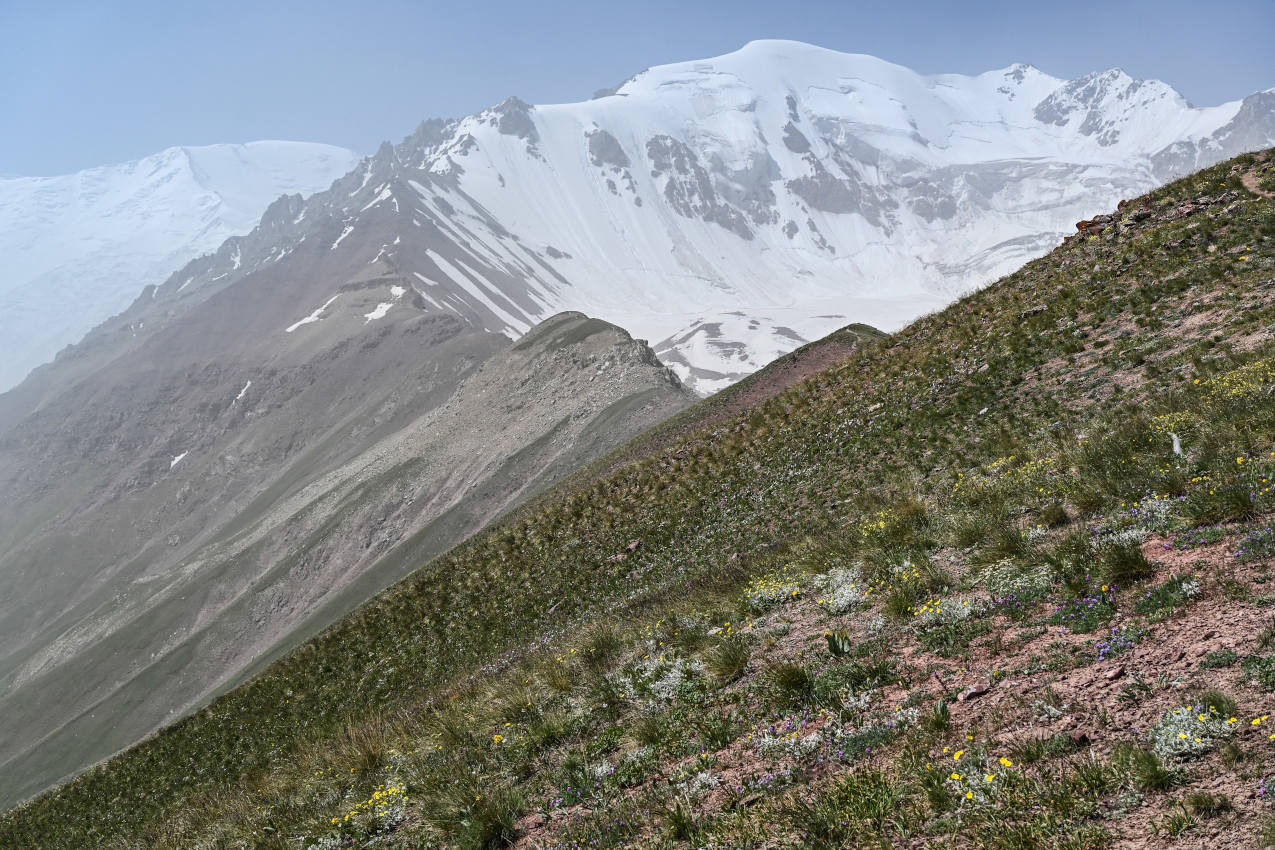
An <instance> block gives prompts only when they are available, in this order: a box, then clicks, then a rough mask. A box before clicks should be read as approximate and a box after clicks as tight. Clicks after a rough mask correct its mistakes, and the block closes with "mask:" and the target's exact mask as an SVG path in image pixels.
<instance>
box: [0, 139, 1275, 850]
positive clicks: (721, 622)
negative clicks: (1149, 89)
mask: <svg viewBox="0 0 1275 850" xmlns="http://www.w3.org/2000/svg"><path fill="white" fill-rule="evenodd" d="M1271 153H1272V152H1269V151H1268V152H1266V153H1264V154H1262V155H1261V156H1260V157H1251V156H1250V157H1244V158H1241V159H1239V160H1237V161H1236V162H1234V163H1227V164H1224V165H1221V166H1218V167H1215V168H1212V169H1209V170H1206V171H1203V172H1200V173H1199V174H1196V175H1194V176H1192V177H1191V178H1188V179H1185V180H1182V181H1179V182H1177V183H1174V184H1171V185H1169V186H1167V187H1165V188H1163V189H1160V190H1157V191H1156V192H1154V193H1153V194H1151V195H1149V196H1147V197H1145V198H1141V199H1138V200H1135V201H1133V202H1132V203H1130V204H1122V205H1121V209H1120V210H1119V211H1117V212H1114V213H1112V214H1111V215H1110V216H1103V217H1100V218H1098V219H1095V220H1094V221H1093V222H1086V223H1085V227H1084V230H1083V231H1082V232H1081V233H1079V234H1078V235H1077V236H1076V237H1075V238H1073V239H1071V240H1069V241H1068V244H1066V245H1065V246H1063V247H1061V248H1059V249H1057V250H1055V251H1054V252H1053V253H1051V254H1050V255H1049V256H1047V257H1045V258H1043V259H1041V260H1038V261H1035V262H1033V263H1030V264H1028V265H1027V266H1026V267H1025V268H1023V269H1022V270H1021V271H1019V272H1016V273H1015V274H1013V275H1010V276H1009V277H1007V278H1005V279H1003V280H1001V281H999V282H998V283H996V284H995V285H993V286H991V287H989V288H988V289H986V290H984V291H982V292H979V293H977V294H975V295H972V296H969V297H967V298H965V299H963V300H961V301H960V302H958V303H956V304H954V305H953V306H952V307H950V308H948V309H947V310H945V311H943V312H941V313H938V314H935V315H933V316H929V317H926V318H924V319H922V320H920V321H918V322H917V323H915V324H913V325H912V326H910V327H908V328H907V329H905V330H904V331H903V332H901V333H900V334H898V335H897V336H895V337H892V338H890V339H889V340H887V341H884V342H882V343H880V344H878V345H875V346H870V347H867V348H864V349H862V350H860V351H857V352H855V353H853V354H851V356H850V357H848V358H847V359H846V360H845V361H843V362H841V363H839V364H837V365H835V366H833V367H831V368H829V369H828V370H826V371H823V372H821V373H819V374H817V375H815V376H813V377H811V378H810V379H808V380H806V381H804V382H802V383H800V384H798V385H797V386H794V387H793V388H792V389H790V390H788V391H786V392H784V393H782V394H780V395H778V396H776V397H774V398H771V399H770V400H768V401H766V402H765V403H763V404H762V405H760V406H758V407H756V408H753V409H751V410H748V411H745V412H743V413H741V414H740V415H738V416H736V417H734V418H732V419H730V420H729V421H727V422H724V423H722V424H720V425H718V426H717V427H715V428H714V429H713V430H712V431H711V432H707V433H703V434H700V435H695V436H692V437H690V438H688V439H687V440H686V441H685V442H683V443H682V444H681V446H680V447H678V448H677V450H674V451H662V452H660V453H657V454H655V455H652V456H649V457H646V458H645V459H642V460H639V461H637V462H634V463H631V464H628V465H624V466H622V467H620V468H618V469H615V470H614V471H612V472H611V473H609V474H607V475H605V476H602V477H599V478H598V479H597V480H596V481H595V483H594V484H593V486H592V487H590V488H588V489H587V490H582V489H580V488H579V487H576V488H573V489H571V490H570V491H568V492H567V493H566V495H565V496H564V497H563V498H561V499H559V500H557V501H554V500H552V499H544V500H541V501H539V502H538V503H537V504H536V505H535V506H532V507H529V508H528V509H527V510H525V511H522V512H519V513H515V514H513V515H512V516H511V517H510V518H509V519H508V520H507V521H506V522H503V523H501V524H500V525H498V526H497V527H495V528H493V529H491V530H489V531H487V532H485V533H483V534H481V535H478V536H476V537H475V538H473V539H472V540H470V541H469V542H467V543H466V544H464V545H462V546H460V547H458V548H457V549H455V550H453V551H452V552H449V553H448V554H446V555H444V556H442V557H440V558H437V559H435V560H433V561H431V562H429V563H427V564H424V565H423V568H422V569H421V570H420V571H418V572H417V573H415V574H413V575H412V576H411V577H409V578H408V579H407V580H405V581H404V582H402V583H400V584H399V585H398V586H397V587H395V588H394V589H392V590H391V591H389V592H387V593H386V594H384V595H383V596H381V597H380V598H378V599H377V600H376V601H375V602H373V603H371V604H369V605H367V606H365V607H364V608H362V609H360V610H359V611H358V612H356V613H355V614H353V615H351V616H350V617H348V618H346V619H345V620H344V621H342V622H341V623H339V624H338V625H336V626H334V627H333V628H331V629H329V630H327V631H326V632H324V633H323V634H322V635H320V636H318V637H317V638H316V639H315V640H313V641H312V642H310V643H308V644H307V645H306V646H304V647H303V648H301V649H299V650H298V651H296V652H294V653H292V654H290V655H289V656H287V657H286V658H283V659H281V660H280V661H279V662H277V663H276V664H274V665H273V666H272V667H271V668H270V669H268V670H267V671H265V672H264V673H263V674H261V675H260V676H258V677H257V678H255V679H254V680H252V681H251V682H249V683H247V684H246V685H244V686H242V687H240V688H238V689H236V690H234V691H233V692H231V693H229V694H227V695H226V696H225V697H223V698H221V699H219V700H218V701H217V702H215V703H214V704H213V705H212V706H210V707H209V708H208V709H206V710H204V711H201V712H199V713H198V714H196V715H194V716H192V717H190V718H188V719H186V720H183V721H181V722H179V723H177V724H175V725H174V726H172V727H170V728H169V729H167V730H165V731H163V732H162V733H160V734H158V735H157V736H155V737H154V738H152V739H150V740H148V741H147V742H145V743H143V744H142V745H140V746H138V747H135V748H133V749H132V750H130V751H129V752H127V753H125V754H123V755H121V756H120V757H118V758H116V759H114V760H112V761H110V762H108V763H106V764H104V765H102V766H100V767H98V768H96V769H94V770H93V771H90V772H88V773H86V774H85V775H83V776H81V777H80V778H78V779H77V780H75V781H74V782H72V783H70V784H68V785H66V786H64V787H62V788H60V789H58V790H57V791H55V792H52V793H49V794H47V795H44V796H43V797H41V798H39V799H37V800H35V801H33V802H31V803H29V804H27V805H26V806H24V807H22V808H19V809H17V810H15V811H13V812H10V813H9V814H8V815H6V816H5V819H4V820H3V821H0V835H3V836H4V839H3V840H4V846H6V847H23V848H29V847H59V848H66V847H90V846H92V847H120V848H122V847H134V846H147V847H178V846H181V847H189V846H210V847H211V846H220V847H248V846H255V847H280V848H282V847H295V846H303V847H322V848H335V847H364V846H378V847H419V846H436V845H446V846H464V847H492V846H502V845H506V844H512V843H518V842H521V843H520V845H519V846H526V847H533V846H536V847H539V846H561V847H578V846H634V845H644V846H668V845H670V844H677V843H679V842H684V843H685V842H690V843H693V846H697V847H703V846H769V847H787V846H792V847H795V846H817V847H829V848H831V847H840V846H845V845H847V844H853V843H858V844H864V843H870V844H884V845H889V844H904V845H907V844H918V843H922V842H925V841H939V842H943V843H947V844H953V845H957V846H979V847H1032V846H1051V847H1064V846H1066V847H1100V846H1131V845H1133V844H1137V843H1139V842H1141V843H1144V844H1145V843H1147V842H1150V841H1152V840H1153V837H1155V836H1159V837H1158V838H1154V840H1155V841H1157V842H1163V841H1167V840H1168V839H1169V837H1173V836H1179V835H1181V836H1184V837H1185V838H1186V839H1191V838H1192V837H1195V838H1196V839H1198V840H1201V841H1207V842H1209V843H1211V844H1219V843H1226V844H1228V845H1231V846H1236V847H1242V846H1256V845H1257V843H1258V841H1259V840H1265V839H1263V838H1262V837H1263V836H1265V837H1266V839H1275V827H1272V826H1271V824H1272V819H1271V817H1270V815H1269V814H1268V813H1267V810H1266V808H1265V807H1266V806H1267V804H1266V803H1265V801H1264V799H1265V794H1266V792H1265V790H1264V789H1265V786H1264V785H1263V784H1261V783H1262V781H1263V777H1267V776H1269V775H1270V773H1271V769H1272V766H1273V765H1275V745H1273V744H1272V743H1271V741H1270V740H1268V737H1269V735H1268V732H1267V725H1268V724H1269V723H1270V722H1271V721H1270V715H1269V708H1270V706H1271V703H1272V697H1271V691H1272V689H1275V682H1273V681H1272V679H1271V676H1270V675H1269V674H1270V670H1271V669H1272V665H1273V664H1275V656H1272V655H1271V647H1272V645H1273V644H1275V637H1272V636H1271V629H1269V628H1265V627H1264V624H1265V623H1267V622H1269V620H1270V613H1269V610H1270V606H1271V605H1272V600H1271V597H1270V595H1269V593H1268V591H1267V584H1268V583H1269V581H1270V580H1271V578H1272V573H1271V571H1270V563H1271V561H1270V559H1271V558H1272V553H1275V546H1272V544H1271V539H1272V534H1275V532H1272V531H1271V528H1270V526H1271V523H1272V517H1273V516H1275V490H1272V485H1271V483H1270V481H1271V478H1272V476H1275V430H1273V429H1272V423H1275V416H1272V413H1275V407H1273V404H1275V402H1273V401H1272V399H1273V398H1275V396H1272V393H1271V391H1270V388H1271V386H1272V385H1273V384H1275V368H1273V367H1272V365H1271V364H1272V362H1275V334H1273V331H1272V324H1273V323H1275V250H1273V248H1272V246H1273V245H1275V241H1273V240H1275V200H1273V199H1272V198H1270V197H1265V196H1261V195H1259V194H1256V193H1255V192H1254V191H1252V190H1250V189H1249V188H1246V187H1247V186H1251V187H1253V189H1256V190H1260V191H1261V192H1269V191H1273V190H1275V187H1272V181H1273V180H1275V163H1273V162H1272V158H1271Z"/></svg>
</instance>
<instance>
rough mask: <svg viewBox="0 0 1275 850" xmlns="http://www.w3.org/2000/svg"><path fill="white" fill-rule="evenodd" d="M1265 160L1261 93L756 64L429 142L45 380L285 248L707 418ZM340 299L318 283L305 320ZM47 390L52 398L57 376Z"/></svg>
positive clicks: (803, 60) (462, 124)
mask: <svg viewBox="0 0 1275 850" xmlns="http://www.w3.org/2000/svg"><path fill="white" fill-rule="evenodd" d="M1270 144H1275V92H1272V91H1268V92H1259V93H1255V94H1253V95H1250V96H1249V97H1247V98H1245V99H1244V100H1243V101H1235V102H1232V103H1227V104H1223V105H1220V106H1215V107H1209V108H1204V109H1199V108H1195V107H1192V106H1190V105H1189V104H1188V103H1187V102H1186V101H1185V100H1184V99H1183V98H1182V96H1181V95H1179V94H1178V93H1177V92H1176V91H1174V90H1173V89H1172V88H1171V87H1169V86H1167V85H1165V84H1164V83H1161V82H1157V81H1154V80H1135V79H1132V78H1131V77H1129V76H1128V75H1127V74H1125V73H1124V72H1123V71H1119V70H1111V71H1105V72H1101V73H1095V74H1091V75H1087V76H1085V77H1083V78H1080V79H1078V80H1073V81H1066V80H1061V79H1057V78H1054V77H1051V76H1049V75H1048V74H1045V73H1043V72H1041V71H1039V70H1037V69H1035V68H1032V67H1030V66H1026V65H1014V66H1012V67H1009V68H1004V69H1000V70H996V71H988V72H987V73H984V74H980V75H978V76H973V77H968V76H961V75H955V74H944V75H935V76H925V75H921V74H917V73H916V72H914V71H911V70H909V69H907V68H903V67H900V66H897V65H892V64H890V63H888V62H884V61H881V60H879V59H876V58H873V57H871V56H863V55H852V54H843V53H837V52H835V51H831V50H824V49H822V48H818V47H813V46H811V45H807V44H800V43H797V42H789V41H759V42H753V43H750V44H748V45H746V46H745V47H743V48H742V49H740V50H738V51H736V52H734V53H730V54H727V55H725V56H719V57H715V58H711V59H706V60H703V61H695V62H682V63H676V64H672V65H664V66H660V67H656V68H651V69H649V70H646V71H643V72H642V73H640V74H637V75H636V76H634V77H633V78H632V79H630V80H627V81H625V82H624V83H623V84H622V85H620V86H619V87H617V88H616V89H615V90H614V91H611V92H606V93H601V96H599V97H597V98H595V99H593V100H590V101H587V102H584V103H573V104H558V105H544V106H532V105H529V104H527V103H524V102H522V101H520V100H518V99H517V98H510V99H509V100H507V101H505V102H503V103H500V104H498V105H496V106H493V107H492V108H490V109H486V110H483V111H482V112H480V113H477V114H475V115H470V116H467V117H464V118H461V119H458V120H430V121H425V122H423V123H422V124H421V125H420V126H419V127H418V128H417V130H416V131H415V132H414V133H413V134H412V135H411V136H409V137H408V138H407V139H405V140H404V141H403V142H402V143H401V144H399V145H397V146H394V145H389V144H388V143H387V144H385V145H384V146H383V147H382V148H381V149H380V150H379V151H378V152H377V154H376V155H375V156H373V157H369V158H368V159H366V160H364V161H363V162H361V163H360V164H359V166H358V167H357V168H356V169H355V170H354V171H353V172H351V173H350V174H349V175H347V176H346V177H345V178H344V179H342V180H341V181H340V182H339V183H338V184H337V185H335V186H333V188H332V189H331V191H328V192H323V193H320V194H318V195H316V196H314V197H311V198H308V199H304V200H303V199H302V198H300V197H292V198H288V199H286V200H284V201H281V202H280V203H279V204H276V205H275V206H274V207H272V208H271V211H270V212H269V213H268V214H267V215H266V217H265V218H264V219H263V220H262V222H261V226H260V228H259V229H258V231H257V232H255V233H254V234H252V235H250V236H246V237H244V238H242V239H234V240H230V241H228V242H226V243H225V244H224V245H223V246H222V247H221V248H220V249H219V250H218V251H217V252H216V254H215V255H214V256H211V257H207V258H203V259H200V260H199V261H197V262H194V263H192V264H191V265H190V266H188V267H187V268H185V269H183V270H181V271H180V272H178V273H177V274H174V275H173V276H172V277H171V278H170V279H169V280H168V281H167V282H166V283H164V284H163V285H162V286H160V287H158V288H157V289H155V290H148V291H146V292H144V293H143V294H142V296H141V298H139V300H138V301H137V302H136V303H135V304H134V305H133V306H132V308H131V309H130V310H129V311H127V312H126V313H125V314H123V315H121V316H119V317H117V318H116V319H114V320H112V322H110V323H109V324H108V325H106V326H104V327H103V328H101V329H99V330H98V331H97V332H96V333H95V334H94V335H93V337H92V338H90V339H89V340H87V341H86V343H85V345H84V346H82V347H81V348H80V349H79V350H77V351H75V352H70V353H68V354H67V356H66V357H65V358H64V361H65V362H64V363H63V364H62V365H61V366H60V367H59V368H60V369H61V370H62V371H65V372H69V373H74V371H75V370H76V368H77V365H76V364H79V363H83V362H86V361H87V362H101V360H102V359H104V358H107V357H109V356H111V353H112V352H114V351H116V350H118V348H120V347H121V346H125V345H129V344H132V343H131V340H133V339H134V338H135V337H137V336H145V335H147V334H149V333H151V332H152V331H158V330H159V329H161V328H162V327H164V326H165V325H166V324H167V323H168V322H170V321H172V317H173V316H176V315H180V314H181V313H182V312H183V311H185V310H187V309H189V308H190V306H191V305H194V304H197V303H199V302H201V301H202V300H204V299H205V298H207V297H209V295H210V293H212V292H215V291H218V290H219V289H220V288H223V287H225V286H228V285H231V284H233V282H234V281H235V280H237V279H238V278H240V277H242V276H244V275H247V274H250V273H253V272H255V271H259V270H261V269H263V268H266V267H268V266H270V265H273V264H276V263H280V262H287V260H288V258H289V257H290V256H291V254H292V253H293V252H295V251H297V250H301V247H300V246H301V245H302V243H303V242H304V244H305V245H307V246H313V245H314V244H315V243H320V244H322V245H323V246H324V248H325V249H327V250H330V251H331V252H332V262H331V263H329V266H331V267H345V266H349V267H352V266H354V265H366V264H373V265H377V266H378V267H380V268H381V269H383V272H384V273H385V274H391V273H392V274H394V275H397V276H398V277H399V279H400V280H399V283H398V285H399V286H401V287H403V288H405V289H407V290H408V291H409V292H415V293H417V297H418V299H419V301H420V303H421V305H422V306H423V308H424V309H428V310H431V311H438V312H446V313H452V314H455V315H458V316H461V317H462V318H464V319H465V320H466V321H469V322H471V323H472V324H474V325H476V326H479V327H483V328H485V329H487V330H489V331H493V332H499V333H509V334H518V333H522V332H523V331H525V330H526V329H527V328H528V327H530V326H531V325H533V324H535V323H536V322H537V321H539V320H541V319H543V318H545V317H547V316H549V315H552V314H554V313H557V312H559V311H562V310H579V311H582V312H584V313H586V314H588V315H590V316H597V317H599V318H602V319H605V320H608V321H612V322H615V323H616V324H619V325H621V326H623V327H625V328H628V329H629V330H630V331H631V332H632V333H634V334H635V335H636V336H639V337H642V338H644V339H649V340H651V341H652V343H653V347H654V348H655V350H656V353H657V354H658V355H659V356H660V357H661V359H662V360H663V361H664V362H666V363H668V364H669V365H670V366H671V367H672V368H673V369H675V370H676V371H677V372H678V374H679V376H680V377H681V378H682V379H683V380H684V381H685V382H686V383H687V384H688V385H689V386H692V387H693V388H695V389H696V390H697V391H699V392H701V393H708V392H712V391H715V390H717V389H720V388H722V387H723V386H726V385H727V384H729V383H730V382H732V381H734V380H738V379H739V378H741V377H743V376H744V375H747V374H749V373H750V372H753V371H755V370H756V369H758V368H760V367H761V366H763V365H764V364H766V363H768V362H770V361H771V360H773V359H774V358H775V357H777V356H779V355H780V354H783V353H786V352H788V351H791V350H793V349H795V348H797V347H799V346H801V345H802V344H804V343H805V342H807V341H809V340H813V339H817V338H819V337H822V336H823V335H825V334H827V333H829V332H830V331H832V330H834V329H835V328H838V327H841V326H843V325H846V324H849V323H851V322H863V323H866V324H869V325H871V326H873V327H878V328H881V329H882V330H885V331H894V330H897V329H898V328H899V327H902V326H903V325H904V324H906V323H907V322H908V321H911V320H912V319H914V318H916V317H918V316H920V315H922V314H924V313H926V312H929V311H931V310H934V309H937V308H939V307H942V306H944V305H946V304H948V303H951V301H953V300H954V299H955V298H956V297H958V296H959V295H960V294H962V293H964V292H968V291H970V290H971V289H973V288H975V287H978V286H981V285H984V284H986V283H988V282H990V281H992V280H994V279H995V278H997V277H999V276H1000V275H1003V274H1006V273H1008V272H1009V271H1011V270H1013V269H1015V268H1017V267H1019V266H1020V265H1022V263H1024V262H1026V261H1027V260H1029V259H1031V258H1033V257H1037V256H1040V255H1041V254H1043V253H1045V252H1046V251H1047V250H1049V249H1050V248H1052V247H1053V246H1055V245H1056V244H1057V243H1058V241H1059V239H1060V237H1061V236H1062V235H1063V234H1064V233H1066V232H1070V230H1071V229H1072V224H1073V222H1075V221H1076V220H1077V219H1079V218H1082V217H1084V216H1087V215H1092V214H1093V213H1094V211H1095V210H1101V209H1106V208H1107V207H1109V206H1112V205H1114V204H1115V202H1116V201H1117V200H1118V199H1119V198H1121V197H1128V196H1132V195H1136V194H1138V193H1140V192H1144V191H1147V190H1149V189H1150V188H1152V187H1153V186H1155V185H1157V184H1159V183H1162V182H1164V181H1165V180H1168V179H1170V178H1172V177H1176V176H1178V175H1180V174H1183V173H1186V172H1187V171H1189V170H1192V169H1195V168H1199V167H1203V166H1205V165H1209V164H1212V163H1214V162H1217V161H1218V160H1220V159H1223V158H1225V157H1228V156H1234V155H1236V154H1238V153H1242V152H1243V151H1245V150H1251V149H1255V148H1259V147H1263V146H1266V145H1270ZM340 282H341V281H340V280H339V279H333V280H324V281H319V283H320V284H322V285H326V287H327V288H326V291H323V292H319V291H316V292H314V293H313V300H312V302H310V303H309V305H308V307H307V312H308V311H309V310H314V309H317V308H318V307H320V306H321V305H323V304H325V303H326V302H327V300H328V299H329V298H331V297H332V296H334V295H336V294H337V292H338V291H339V284H340ZM319 288H320V287H319V286H316V290H317V289H319ZM43 382H53V383H56V384H58V385H65V379H64V378H63V377H62V376H61V375H59V374H58V370H54V371H53V372H51V373H49V374H43V375H40V376H37V379H36V381H35V384H36V385H38V384H41V383H43ZM36 388H37V387H35V386H33V387H32V388H28V390H27V393H26V395H27V396H28V397H31V398H34V397H38V393H36V392H35V390H36ZM5 404H6V402H5V400H4V399H0V421H3V419H4V415H5V414H4V407H5Z"/></svg>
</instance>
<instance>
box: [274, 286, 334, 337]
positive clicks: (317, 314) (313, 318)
mask: <svg viewBox="0 0 1275 850" xmlns="http://www.w3.org/2000/svg"><path fill="white" fill-rule="evenodd" d="M340 297H341V293H339V292H338V293H337V294H336V295H333V296H332V297H331V298H329V299H328V300H327V301H324V302H323V306H322V307H320V308H318V309H317V310H315V311H314V312H313V313H311V314H310V315H308V316H306V317H305V318H304V319H301V320H300V321H298V322H293V323H292V324H290V325H288V326H287V327H286V328H284V331H283V332H284V333H292V332H293V331H295V330H296V329H297V328H299V327H301V326H302V325H308V324H310V323H311V322H317V321H319V319H322V318H323V311H324V310H326V309H328V307H329V305H331V304H332V302H333V301H335V300H337V299H338V298H340Z"/></svg>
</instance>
